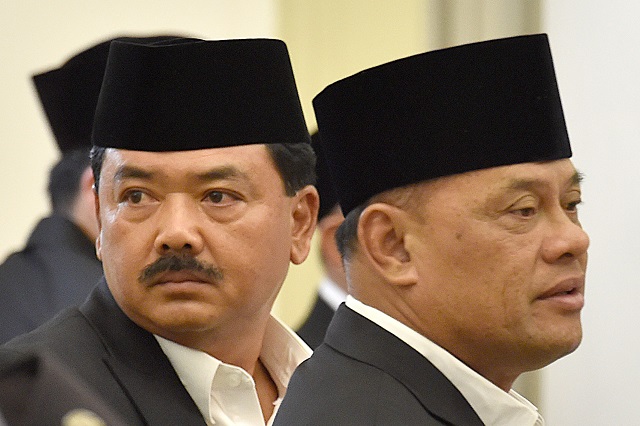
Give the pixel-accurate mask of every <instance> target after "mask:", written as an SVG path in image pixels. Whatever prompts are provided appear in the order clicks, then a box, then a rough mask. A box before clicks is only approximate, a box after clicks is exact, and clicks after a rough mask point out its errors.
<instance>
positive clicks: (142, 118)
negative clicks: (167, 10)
mask: <svg viewBox="0 0 640 426" xmlns="http://www.w3.org/2000/svg"><path fill="white" fill-rule="evenodd" d="M309 142H310V141H309V133H308V131H307V127H306V123H305V120H304V116H303V113H302V107H301V105H300V99H299V97H298V92H297V88H296V84H295V80H294V77H293V71H292V68H291V63H290V60H289V54H288V52H287V47H286V45H285V44H284V42H282V41H280V40H273V39H242V40H219V41H205V40H199V39H193V38H182V39H174V40H170V41H166V42H159V43H132V42H121V41H115V42H113V43H112V44H111V50H110V52H109V61H108V63H107V68H106V71H105V76H104V81H103V85H102V91H101V94H100V99H99V101H98V106H97V108H96V116H95V123H94V129H93V144H94V145H96V146H100V147H110V148H120V149H129V150H137V151H182V150H194V149H202V148H216V147H226V146H236V145H247V144H263V143H264V144H268V143H309Z"/></svg>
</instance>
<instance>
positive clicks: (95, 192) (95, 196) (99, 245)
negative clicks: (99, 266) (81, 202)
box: [92, 182, 102, 260]
mask: <svg viewBox="0 0 640 426" xmlns="http://www.w3.org/2000/svg"><path fill="white" fill-rule="evenodd" d="M92 188H93V199H94V201H95V206H96V220H97V221H98V238H96V256H97V257H98V259H100V260H102V220H101V219H100V197H99V196H98V188H97V187H96V186H95V182H94V183H93V185H92Z"/></svg>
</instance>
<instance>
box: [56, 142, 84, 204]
mask: <svg viewBox="0 0 640 426" xmlns="http://www.w3.org/2000/svg"><path fill="white" fill-rule="evenodd" d="M87 167H89V148H86V149H74V150H71V151H66V152H65V153H64V154H63V155H62V158H61V159H60V160H59V161H58V162H57V163H56V164H55V165H54V166H53V167H52V168H51V171H50V172H49V184H48V186H47V191H48V192H49V199H50V201H51V208H52V209H53V212H54V213H56V214H61V215H63V216H69V215H71V213H72V210H73V203H74V202H75V200H76V198H77V196H78V192H79V191H80V178H81V177H82V174H83V173H84V171H85V170H86V168H87Z"/></svg>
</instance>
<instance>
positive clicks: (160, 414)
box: [6, 279, 205, 426]
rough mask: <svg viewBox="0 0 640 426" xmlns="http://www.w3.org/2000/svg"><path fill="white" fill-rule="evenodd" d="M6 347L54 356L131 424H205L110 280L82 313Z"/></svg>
mask: <svg viewBox="0 0 640 426" xmlns="http://www.w3.org/2000/svg"><path fill="white" fill-rule="evenodd" d="M6 347H8V348H11V349H13V350H15V351H20V352H27V353H29V352H33V351H34V350H45V351H48V352H51V353H52V354H53V355H54V356H56V357H57V358H58V359H60V360H61V361H63V362H64V363H65V364H66V365H67V367H69V369H70V370H71V371H72V373H74V374H76V375H77V377H78V378H79V379H80V380H82V381H83V382H84V383H86V384H87V385H88V386H90V387H91V388H92V389H93V391H95V392H96V393H97V394H98V395H99V396H100V397H101V398H102V399H103V400H104V401H105V402H106V403H107V404H108V405H109V406H111V407H114V408H115V409H116V410H117V412H118V414H120V416H122V418H123V419H124V421H125V422H126V424H128V425H153V426H157V425H172V426H173V425H185V426H186V425H199V426H202V425H205V422H204V419H203V417H202V415H201V414H200V412H199V411H198V408H197V407H196V405H195V403H194V402H193V400H192V399H191V397H190V396H189V393H188V392H187V390H186V389H185V388H184V386H183V385H182V383H181V382H180V379H179V378H178V376H177V374H176V373H175V370H174V369H173V367H172V366H171V364H170V362H169V360H168V359H167V357H166V356H165V354H164V352H162V349H161V348H160V346H159V345H158V342H157V341H156V339H155V338H154V337H153V335H152V334H151V333H149V332H147V331H146V330H144V329H142V328H140V327H138V326H137V325H136V324H135V323H134V322H132V321H131V320H130V319H129V318H128V317H127V316H126V315H125V314H124V313H123V312H122V310H121V309H120V308H119V307H118V305H117V304H116V302H115V300H114V299H113V296H112V295H111V293H110V292H109V289H108V287H107V284H106V282H105V281H104V279H103V280H102V281H101V282H100V284H99V285H98V286H97V287H96V288H95V289H94V291H93V292H92V293H91V294H90V296H89V297H88V299H87V301H86V302H85V303H84V304H83V305H82V306H80V308H71V309H68V310H66V311H64V312H62V313H61V314H59V315H58V316H56V317H55V318H54V319H53V320H51V321H49V322H48V323H46V324H44V325H43V326H41V327H39V328H38V329H36V330H34V331H33V332H31V333H28V334H26V335H23V336H20V337H17V338H16V339H13V340H12V341H10V342H9V343H7V344H6Z"/></svg>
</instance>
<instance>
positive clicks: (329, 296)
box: [318, 277, 347, 311]
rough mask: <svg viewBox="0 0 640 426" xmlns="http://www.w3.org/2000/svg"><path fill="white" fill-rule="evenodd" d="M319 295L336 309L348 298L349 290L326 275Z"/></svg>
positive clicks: (319, 289) (321, 283)
mask: <svg viewBox="0 0 640 426" xmlns="http://www.w3.org/2000/svg"><path fill="white" fill-rule="evenodd" d="M318 296H320V298H321V299H322V300H324V301H325V303H326V304H327V305H329V306H330V307H331V309H333V310H334V311H335V310H337V309H338V306H340V304H341V303H342V302H344V300H345V299H346V298H347V292H346V291H344V290H343V289H342V287H340V286H339V285H338V284H336V283H335V282H334V281H332V280H331V279H330V278H329V277H324V278H322V280H321V281H320V287H318Z"/></svg>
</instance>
